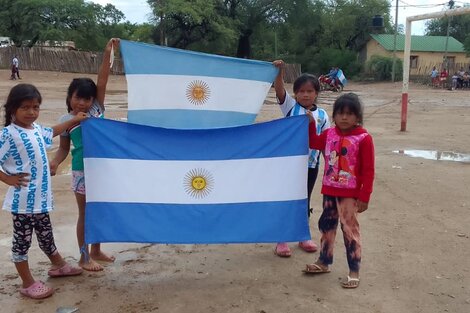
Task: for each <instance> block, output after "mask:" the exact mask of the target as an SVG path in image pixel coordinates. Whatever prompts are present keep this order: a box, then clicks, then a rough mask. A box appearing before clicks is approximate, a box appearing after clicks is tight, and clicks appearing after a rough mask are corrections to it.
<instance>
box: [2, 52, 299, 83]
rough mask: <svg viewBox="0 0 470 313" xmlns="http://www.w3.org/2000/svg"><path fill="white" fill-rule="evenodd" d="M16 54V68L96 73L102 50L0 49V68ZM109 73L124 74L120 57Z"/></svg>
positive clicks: (289, 73) (291, 72)
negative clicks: (17, 62) (18, 66)
mask: <svg viewBox="0 0 470 313" xmlns="http://www.w3.org/2000/svg"><path fill="white" fill-rule="evenodd" d="M15 55H16V56H17V57H18V59H19V61H20V70H36V71H58V72H69V73H88V74H97V73H98V69H99V66H100V64H101V61H102V59H103V53H102V52H88V51H68V50H56V49H53V48H39V47H33V48H17V47H4V48H0V68H3V69H8V68H10V67H11V60H12V59H13V57H14V56H15ZM111 72H112V73H113V74H124V66H123V62H122V60H121V59H118V58H116V59H115V60H114V64H113V68H112V69H111ZM300 73H301V66H300V64H287V65H286V70H285V75H284V81H285V82H287V83H293V82H294V80H295V79H296V78H297V77H298V76H299V75H300Z"/></svg>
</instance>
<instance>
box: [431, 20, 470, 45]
mask: <svg viewBox="0 0 470 313" xmlns="http://www.w3.org/2000/svg"><path fill="white" fill-rule="evenodd" d="M448 19H449V17H445V18H440V19H431V20H429V21H428V22H426V31H425V33H426V35H427V36H446V35H447V26H448V25H449V26H450V27H449V36H451V37H454V38H455V39H457V40H458V41H460V42H461V43H463V44H464V48H465V51H466V52H467V53H468V54H470V45H469V44H468V42H469V41H470V15H468V14H466V15H456V16H452V17H451V20H450V22H449V20H448Z"/></svg>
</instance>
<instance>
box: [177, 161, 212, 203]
mask: <svg viewBox="0 0 470 313" xmlns="http://www.w3.org/2000/svg"><path fill="white" fill-rule="evenodd" d="M212 188H214V178H213V177H212V175H211V173H209V171H207V170H205V169H202V168H196V169H193V170H190V171H189V172H188V173H186V175H185V176H184V190H185V191H186V192H187V193H188V194H189V195H190V196H191V197H193V198H203V197H205V196H207V195H208V194H209V193H210V192H211V191H212Z"/></svg>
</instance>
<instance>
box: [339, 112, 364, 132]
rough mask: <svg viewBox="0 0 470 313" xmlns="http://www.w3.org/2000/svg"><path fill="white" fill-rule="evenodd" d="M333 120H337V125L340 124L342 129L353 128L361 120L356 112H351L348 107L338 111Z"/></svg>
mask: <svg viewBox="0 0 470 313" xmlns="http://www.w3.org/2000/svg"><path fill="white" fill-rule="evenodd" d="M333 120H334V121H335V124H336V126H338V128H339V129H341V130H342V131H349V130H352V129H353V128H354V127H356V126H357V124H358V122H359V119H358V118H357V116H356V114H354V113H353V112H351V111H350V110H349V109H348V108H344V110H343V111H341V112H337V113H336V114H335V116H333Z"/></svg>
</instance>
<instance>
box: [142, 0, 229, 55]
mask: <svg viewBox="0 0 470 313" xmlns="http://www.w3.org/2000/svg"><path fill="white" fill-rule="evenodd" d="M148 3H149V5H150V6H151V7H152V9H153V12H154V14H155V18H154V20H155V21H156V22H157V23H158V26H157V28H156V32H155V33H154V38H155V39H157V38H158V37H160V38H159V40H158V39H157V40H155V41H156V42H159V43H160V44H168V45H169V46H172V47H177V48H183V49H186V48H189V47H193V48H195V46H196V47H197V48H198V49H200V50H207V48H208V46H211V45H210V42H211V41H218V40H220V39H221V38H225V40H226V41H227V42H230V41H231V40H233V38H235V33H234V31H233V28H232V23H231V21H230V20H228V19H227V18H226V17H225V16H223V15H220V14H218V13H219V11H218V9H219V1H218V0H191V1H185V0H165V1H162V0H160V1H155V0H149V1H148ZM212 48H216V47H214V46H212ZM222 50H223V49H222Z"/></svg>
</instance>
